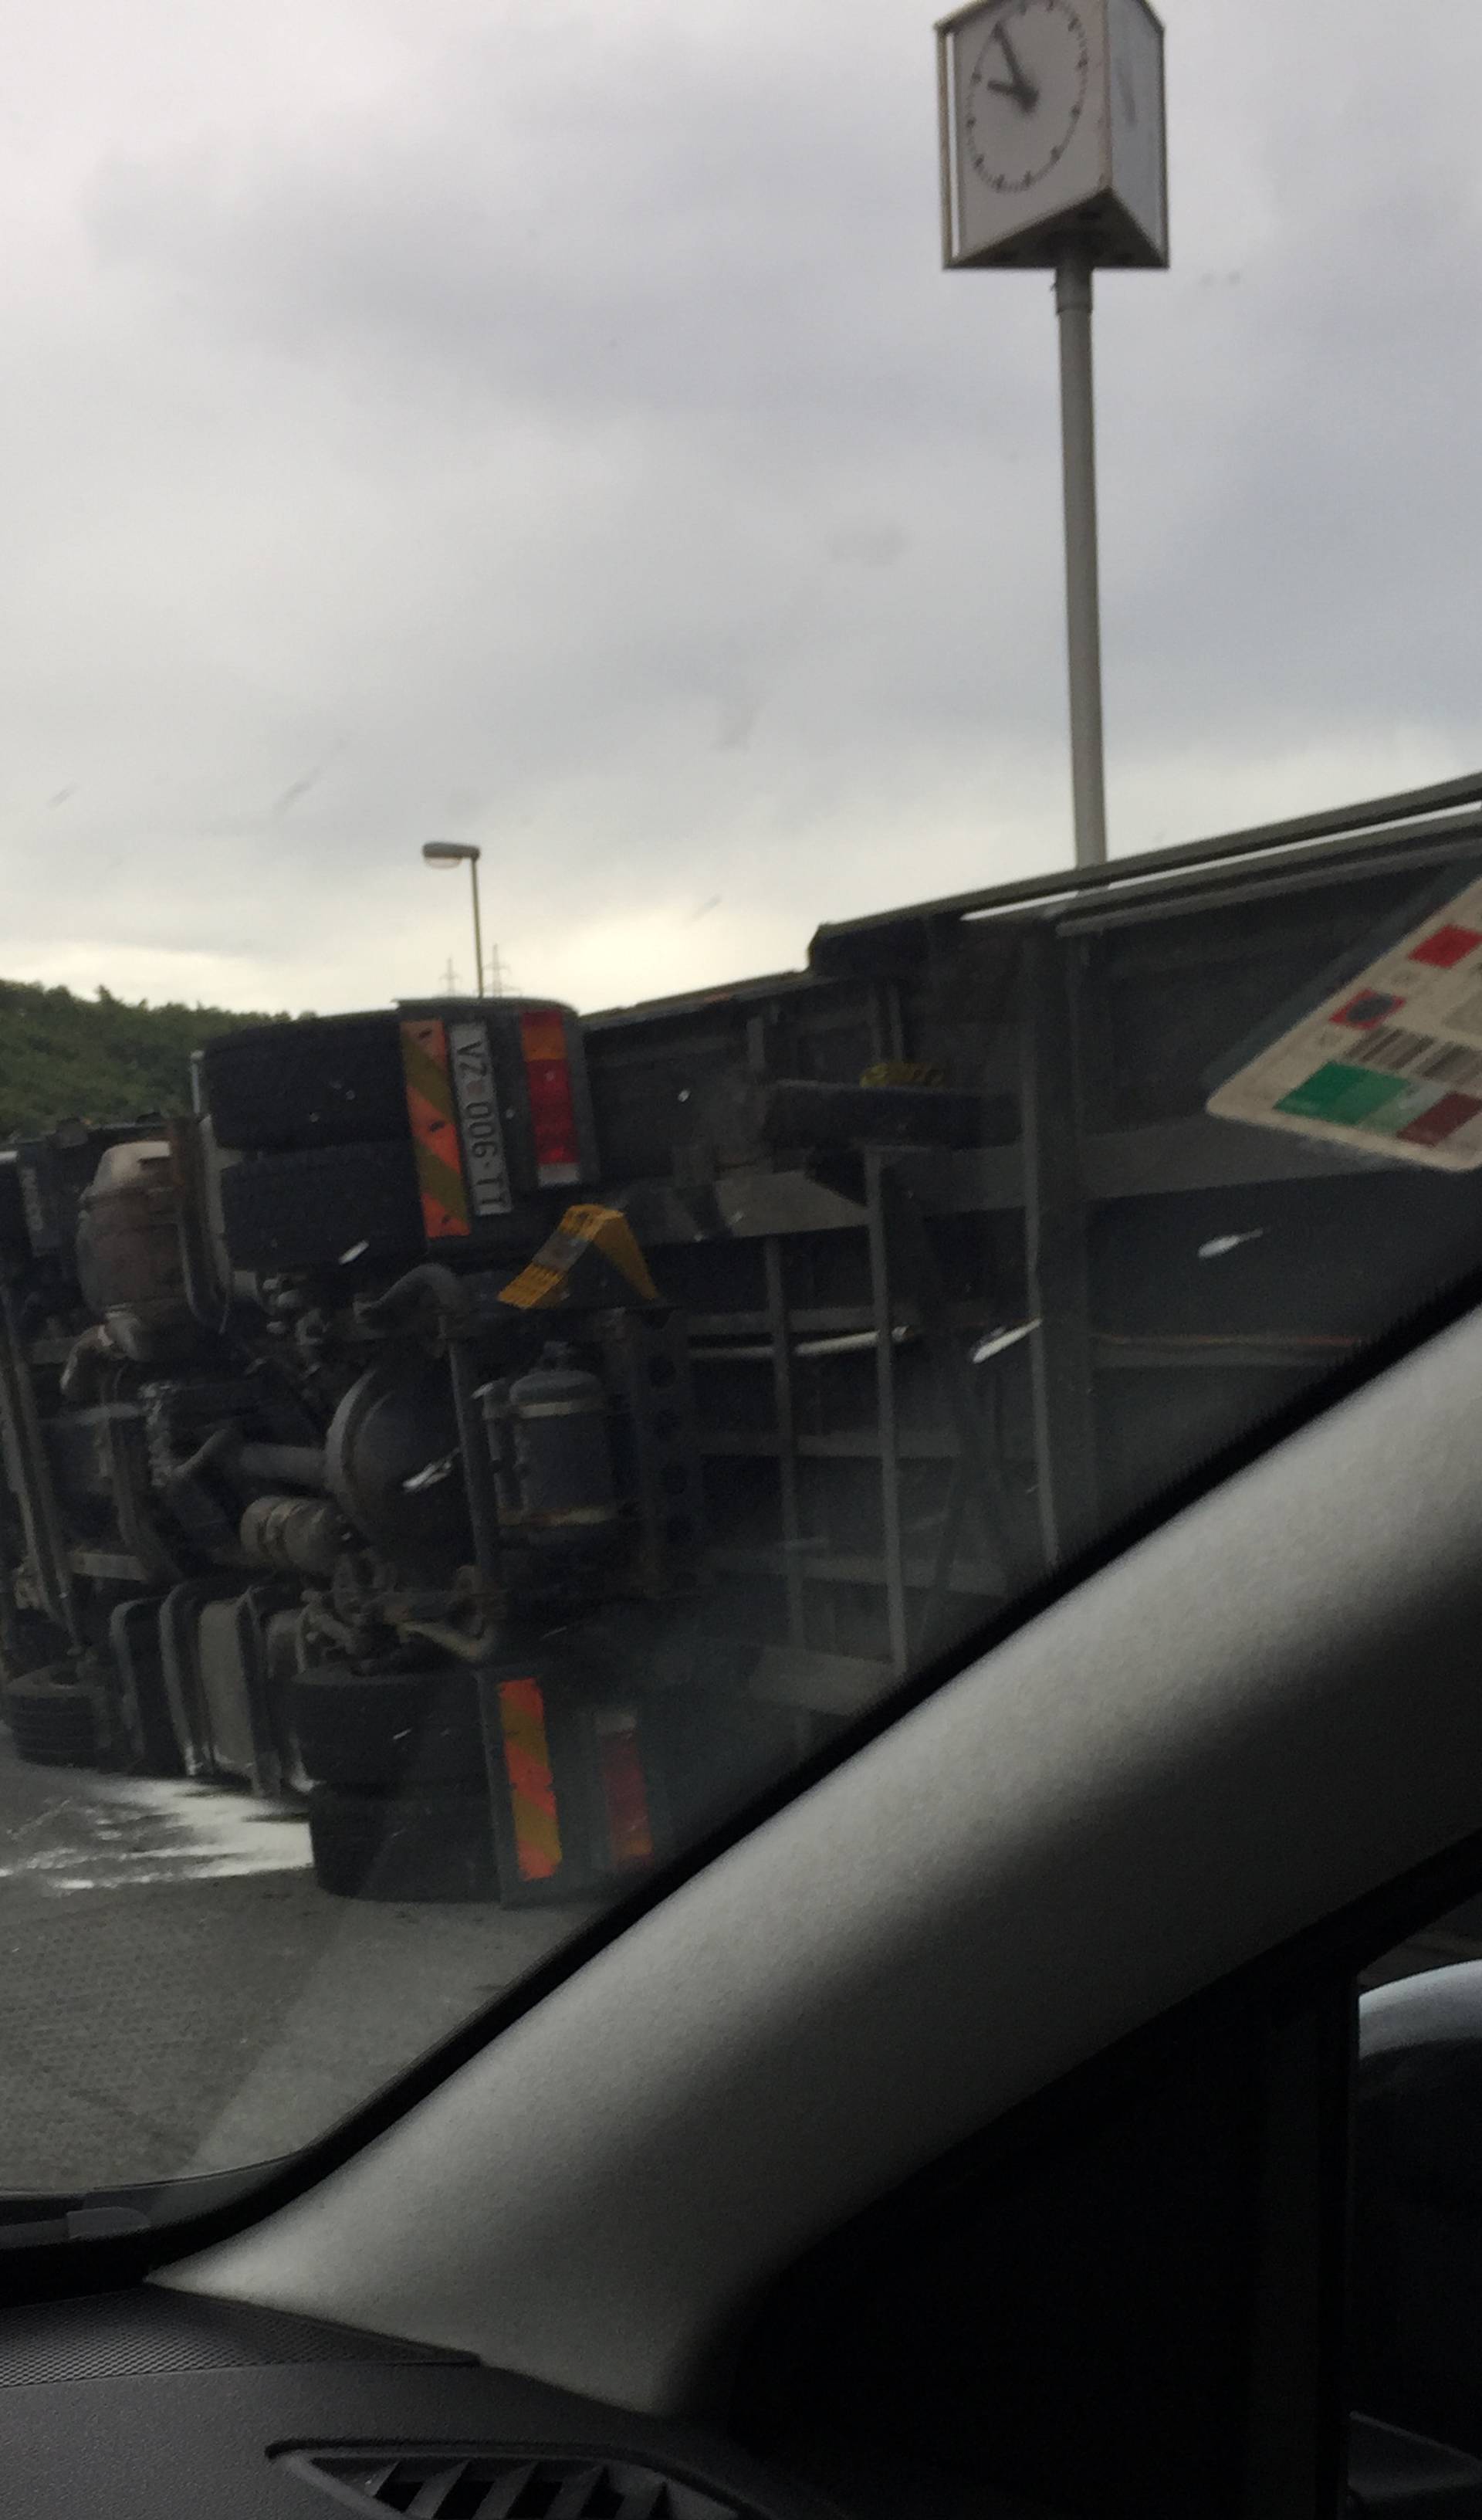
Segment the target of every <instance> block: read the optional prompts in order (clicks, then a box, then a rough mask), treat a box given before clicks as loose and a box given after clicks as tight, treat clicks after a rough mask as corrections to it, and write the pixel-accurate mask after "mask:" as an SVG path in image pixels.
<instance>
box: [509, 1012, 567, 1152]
mask: <svg viewBox="0 0 1482 2520" xmlns="http://www.w3.org/2000/svg"><path fill="white" fill-rule="evenodd" d="M519 1038H520V1047H521V1049H522V1051H523V1053H524V1062H525V1090H526V1092H527V1094H528V1096H529V1102H530V1122H531V1127H532V1129H533V1131H534V1136H535V1170H536V1178H537V1179H538V1181H539V1183H540V1187H541V1189H542V1190H555V1189H557V1188H559V1187H561V1186H563V1185H565V1184H567V1183H570V1182H577V1181H580V1179H581V1148H580V1146H579V1144H578V1141H577V1133H576V1098H575V1095H574V1094H573V1092H572V1090H571V1060H570V1055H569V1053H568V1051H567V1049H566V1028H565V1024H564V1022H563V1021H562V1019H561V1015H560V1014H558V1013H557V1012H556V1011H555V1010H554V1009H546V1008H539V1009H536V1010H535V1011H533V1012H530V1013H528V1014H522V1015H521V1016H520V1018H519Z"/></svg>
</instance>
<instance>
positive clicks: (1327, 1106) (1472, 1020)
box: [1207, 883, 1482, 1172]
mask: <svg viewBox="0 0 1482 2520" xmlns="http://www.w3.org/2000/svg"><path fill="white" fill-rule="evenodd" d="M1207 1107H1208V1109H1209V1110H1210V1111H1211V1112H1212V1113H1213V1114H1214V1116H1215V1118H1216V1119H1219V1120H1244V1121H1247V1122H1253V1123H1254V1124H1255V1125H1256V1126H1257V1127H1258V1128H1265V1129H1285V1130H1288V1131H1290V1132H1291V1133H1293V1134H1294V1135H1295V1136H1297V1137H1302V1138H1321V1139H1324V1140H1325V1141H1326V1142H1327V1143H1328V1144H1329V1145H1332V1146H1341V1147H1347V1148H1350V1149H1357V1148H1365V1149H1367V1150H1368V1151H1369V1152H1370V1153H1371V1154H1376V1155H1390V1156H1396V1157H1399V1158H1400V1159H1401V1160H1403V1161H1404V1162H1407V1163H1416V1164H1428V1165H1430V1166H1431V1167H1432V1168H1434V1169H1435V1170H1438V1171H1441V1172H1474V1171H1475V1170H1476V1169H1477V1168H1478V1167H1479V1166H1482V883H1474V884H1472V885H1470V886H1469V887H1468V889H1467V890H1466V891H1465V892H1463V893H1460V894H1459V895H1458V896H1457V898H1456V900H1454V901H1450V902H1448V903H1447V904H1446V905H1445V907H1444V908H1443V909H1441V910H1439V911H1435V912H1433V913H1432V914H1431V916H1430V917H1429V918H1428V919H1426V920H1425V921H1423V922H1421V924H1420V925H1419V926H1418V927H1415V928H1413V929H1412V931H1411V933H1410V934H1409V935H1408V936H1405V937H1402V938H1401V940H1400V942H1399V943H1398V944H1397V945H1394V946H1392V947H1391V948H1390V950H1389V951H1388V952H1387V953H1386V954H1384V955H1382V956H1381V957H1380V958H1379V960H1378V961H1376V962H1374V963H1372V964H1370V967H1369V968H1368V969H1367V970H1365V971H1362V972H1360V973H1359V974H1358V976H1357V978H1353V979H1350V980H1348V981H1347V982H1346V983H1345V985H1344V987H1343V988H1341V989H1339V990H1338V991H1336V992H1335V994H1334V995H1333V996H1331V997H1329V998H1327V999H1326V1000H1325V1002H1324V1004H1323V1005H1321V1006H1319V1007H1317V1008H1315V1009H1314V1011H1313V1012H1312V1013H1311V1014H1310V1015H1305V1016H1304V1017H1303V1018H1302V1019H1301V1021H1300V1022H1298V1023H1295V1024H1293V1025H1292V1026H1291V1027H1290V1029H1289V1030H1288V1031H1286V1032H1284V1033H1282V1034H1281V1036H1280V1039H1279V1040H1277V1041H1275V1042H1273V1043H1272V1044H1270V1046H1269V1047H1268V1048H1267V1049H1265V1050H1263V1051H1261V1052H1260V1053H1259V1054H1258V1055H1257V1056H1256V1057H1254V1058H1251V1059H1249V1060H1247V1061H1246V1063H1245V1065H1244V1066H1243V1067H1241V1068H1239V1069H1238V1070H1237V1071H1236V1073H1235V1075H1234V1076H1231V1077H1229V1078H1227V1080H1226V1082H1225V1083H1224V1084H1223V1085H1221V1086H1220V1087H1219V1088H1218V1089H1217V1090H1216V1092H1215V1093H1213V1094H1212V1095H1211V1096H1210V1098H1209V1102H1208V1106H1207Z"/></svg>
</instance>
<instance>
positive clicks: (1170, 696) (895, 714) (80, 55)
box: [0, 0, 1482, 1010]
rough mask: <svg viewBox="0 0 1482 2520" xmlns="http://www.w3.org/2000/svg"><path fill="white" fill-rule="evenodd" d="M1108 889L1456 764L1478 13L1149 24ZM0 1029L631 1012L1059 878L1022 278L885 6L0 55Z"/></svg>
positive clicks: (1180, 8) (1054, 493) (1478, 364)
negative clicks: (197, 1019)
mask: <svg viewBox="0 0 1482 2520" xmlns="http://www.w3.org/2000/svg"><path fill="white" fill-rule="evenodd" d="M1166 17H1167V21H1168V76H1169V103H1170V117H1171V123H1170V144H1171V198H1172V215H1173V236H1174V267H1173V270H1172V271H1171V272H1170V273H1169V274H1167V275H1157V274H1147V275H1143V274H1124V275H1115V274H1113V275H1110V276H1108V277H1106V278H1104V279H1102V280H1101V281H1100V283H1099V293H1098V294H1099V321H1098V360H1099V372H1098V390H1099V419H1100V443H1101V500H1102V527H1103V550H1102V570H1103V592H1104V603H1105V639H1106V684H1107V691H1106V699H1107V734H1108V747H1109V753H1108V762H1109V803H1110V818H1111V831H1112V846H1113V848H1114V849H1115V850H1117V851H1125V850H1133V849H1138V848H1145V847H1148V846H1150V845H1155V844H1157V843H1159V842H1162V841H1169V842H1172V841H1177V840H1182V839H1187V838H1190V837H1194V836H1197V835H1198V834H1199V833H1200V832H1207V831H1214V830H1220V829H1224V828H1230V827H1232V826H1235V825H1238V824H1240V823H1241V822H1243V821H1246V820H1251V819H1257V818H1261V817H1264V816H1267V815H1275V814H1283V813H1290V812H1296V811H1300V810H1302V809H1303V808H1305V807H1308V806H1311V805H1318V804H1322V803H1325V802H1336V801H1338V800H1340V799H1341V798H1343V797H1345V796H1349V795H1355V794H1358V795H1362V794H1364V793H1367V792H1378V791H1380V790H1382V789H1385V788H1387V787H1399V786H1403V785H1405V784H1407V783H1410V782H1413V781H1420V780H1427V779H1431V778H1437V779H1439V778H1444V777H1447V776H1449V775H1451V774H1452V773H1454V772H1458V771H1461V770H1466V769H1470V768H1473V767H1476V766H1477V765H1478V763H1479V762H1482V695H1479V689H1478V660H1477V645H1478V642H1477V627H1476V615H1477V581H1478V574H1479V571H1478V543H1479V526H1482V461H1479V449H1482V418H1479V415H1482V373H1479V371H1482V349H1479V343H1482V252H1479V242H1482V240H1479V229H1482V155H1479V153H1478V150H1477V146H1476V112H1475V98H1476V95H1477V93H1478V90H1479V87H1482V10H1479V8H1478V6H1477V0H1427V5H1426V7H1425V8H1423V9H1416V10H1408V11H1404V12H1401V11H1398V10H1397V9H1396V8H1395V6H1394V0H1382V5H1381V0H1240V5H1238V6H1232V5H1231V0H1167V6H1166ZM6 50H7V62H6V77H5V81H4V87H3V94H0V127H3V146H0V214H3V219H4V233H5V236H6V239H7V248H6V251H5V254H4V256H3V258H0V308H3V321H0V360H3V363H4V374H3V377H0V502H3V515H4V532H3V565H0V649H3V654H0V855H3V862H4V876H5V889H4V903H5V916H4V920H3V934H0V972H3V973H4V974H5V975H6V976H9V977H15V978H24V979H45V980H52V981H55V980H65V981H67V983H69V984H70V985H72V986H74V987H77V988H80V989H83V990H87V991H91V990H92V989H93V988H94V987H95V986H96V985H97V984H98V983H99V982H103V983H105V984H106V985H107V986H108V987H109V988H111V989H112V990H113V991H114V992H115V993H117V994H120V995H125V996H129V997H141V996H148V997H150V998H152V999H159V998H166V997H173V998H186V999H196V998H201V999H204V1000H207V1001H211V1002H215V1003H220V1004H225V1005H228V1006H238V1007H268V1008H279V1007H289V1008H292V1009H294V1010H298V1009H303V1008H309V1007H313V1008H318V1009H324V1008H331V1007H340V1006H350V1005H356V1004H376V1003H378V1002H381V1001H383V1000H385V999H388V998H390V997H394V996H396V995H407V994H413V993H416V992H419V991H422V990H426V989H428V988H431V987H434V986H436V985H437V984H438V982H439V980H440V978H441V975H442V971H443V967H444V964H445V962H446V960H447V957H448V955H449V954H450V953H451V955H452V957H453V961H454V964H455V967H456V968H457V972H458V977H459V980H460V983H461V984H462V985H465V986H467V985H469V983H470V982H471V979H472V956H471V953H470V950H469V946H468V942H467V919H466V915H465V894H464V892H463V890H462V889H461V884H460V879H459V878H456V877H450V878H444V877H434V876H433V875H431V874H429V873H428V872H427V871H426V870H424V869H423V868H422V866H421V865H420V864H419V863H418V855H417V852H418V846H419V843H420V842H421V841H422V840H423V839H425V838H427V837H430V836H451V837H460V838H471V839H477V840H478V841H479V842H480V843H481V844H482V846H483V848H484V851H485V858H484V868H485V877H486V899H487V909H488V924H489V927H490V929H491V930H492V932H493V934H494V935H495V937H496V938H497V939H498V941H499V944H500V946H501V949H502V952H503V955H504V959H505V963H506V966H507V969H508V972H509V974H510V977H511V979H512V981H513V982H514V984H516V985H517V986H519V987H521V988H527V989H533V990H538V991H541V992H545V991H551V992H559V993H563V994H565V995H568V996H570V997H572V998H574V999H575V1000H576V1002H577V1003H579V1004H582V1005H587V1006H593V1005H601V1004H610V1003H613V1002H616V1001H620V1000H625V999H631V998H633V997H635V996H642V995H645V994H651V993H654V992H657V991H661V990H668V989H677V988H681V987H685V986H687V985H690V984H692V983H698V982H701V981H707V980H712V979H722V978H725V977H728V976H735V975H737V974H740V973H741V972H744V971H746V970H751V969H771V968H777V967H782V966H786V965H788V964H795V963H797V962H800V961H801V960H802V958H803V956H804V954H805V951H806V945H807V939H808V936H809V934H810V932H811V930H812V928H813V927H814V926H815V925H816V924H817V923H818V922H819V921H820V920H822V919H825V918H838V917H843V916H848V915H850V914H851V913H855V912H863V911H868V910H871V909H875V908H878V907H882V906H884V905H885V904H887V903H889V902H892V901H904V900H910V899H912V898H914V897H920V896H922V895H925V894H929V893H932V892H939V891H942V890H946V889H951V888H954V887H961V886H966V885H967V884H972V883H978V882H982V883H989V882H992V881H994V880H996V879H1002V878H1007V877H1012V876H1016V875H1020V874H1024V873H1028V872H1032V871H1034V870H1036V869H1039V868H1043V867H1050V866H1054V865H1058V864H1063V863H1065V862H1066V861H1067V859H1068V857H1069V852H1070V837H1069V794H1068V773H1067V770H1066V738H1065V701H1064V674H1063V662H1062V646H1061V642H1062V614H1061V588H1062V579H1061V574H1060V571H1061V558H1060V541H1059V511H1058V475H1057V470H1056V466H1057V435H1056V427H1057V424H1056V404H1055V326H1054V318H1053V312H1052V306H1051V297H1050V285H1049V282H1048V279H1047V278H1046V277H1045V276H1044V275H1034V274H1027V275H1017V274H1015V275H1013V276H1005V275H998V274H975V273H974V274H963V275H955V276H952V277H948V276H946V275H945V274H943V272H942V271H941V269H940V250H939V243H938V235H937V217H938V211H937V188H936V163H935V156H936V128H935V122H936V109H935V92H934V66H933V49H932V40H931V11H930V9H929V7H928V8H921V7H920V6H917V5H914V0H251V5H250V6H248V5H247V0H12V6H11V9H10V11H9V12H8V16H7V46H6Z"/></svg>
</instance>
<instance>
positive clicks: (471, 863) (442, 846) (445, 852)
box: [422, 840, 484, 997]
mask: <svg viewBox="0 0 1482 2520" xmlns="http://www.w3.org/2000/svg"><path fill="white" fill-rule="evenodd" d="M422 854H423V860H424V863H425V864H426V865H427V866H429V867H444V868H448V867H457V866H467V868H468V870H469V875H470V877H471V879H472V886H473V968H474V970H475V972H476V973H477V975H478V995H479V996H480V997H482V996H483V993H484V989H483V924H482V922H481V920H480V918H479V911H478V859H479V851H478V850H477V849H476V848H475V846H474V844H473V842H472V840H424V842H423V844H422Z"/></svg>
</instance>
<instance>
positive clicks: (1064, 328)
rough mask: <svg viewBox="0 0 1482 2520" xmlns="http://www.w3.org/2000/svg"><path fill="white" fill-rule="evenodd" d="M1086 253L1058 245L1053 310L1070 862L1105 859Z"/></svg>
mask: <svg viewBox="0 0 1482 2520" xmlns="http://www.w3.org/2000/svg"><path fill="white" fill-rule="evenodd" d="M1094 267H1095V266H1094V264H1093V262H1092V258H1091V255H1090V254H1089V253H1088V252H1087V250H1086V248H1085V247H1084V246H1082V245H1077V244H1074V243H1070V242H1067V243H1065V244H1063V245H1062V246H1061V247H1060V249H1059V256H1058V259H1057V261H1056V263H1055V313H1056V315H1057V316H1058V318H1059V334H1060V452H1061V461H1062V465H1063V469H1064V475H1065V621H1066V631H1067V643H1068V648H1069V656H1070V781H1071V792H1072V796H1073V799H1074V809H1075V862H1076V865H1077V866H1078V867H1093V866H1104V865H1105V863H1106V752H1105V742H1104V738H1103V735H1102V731H1101V593H1100V567H1099V563H1098V559H1097V517H1096V401H1095V394H1094V389H1093V380H1092V366H1091V310H1092V285H1093V284H1092V272H1093V269H1094Z"/></svg>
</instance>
